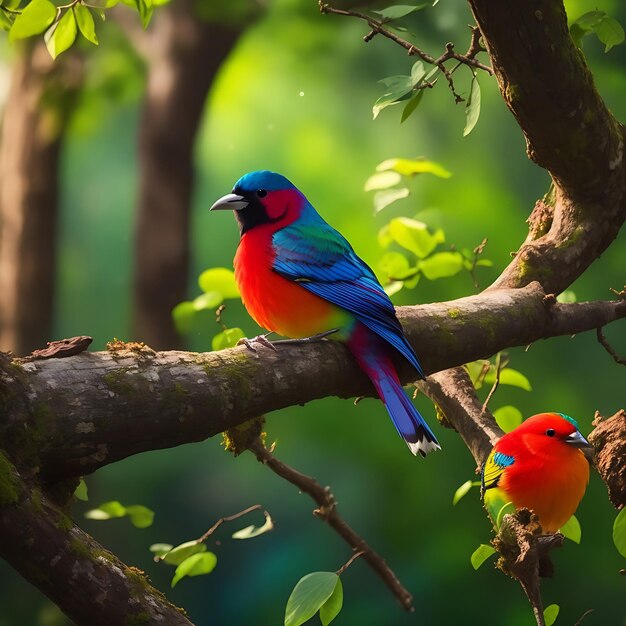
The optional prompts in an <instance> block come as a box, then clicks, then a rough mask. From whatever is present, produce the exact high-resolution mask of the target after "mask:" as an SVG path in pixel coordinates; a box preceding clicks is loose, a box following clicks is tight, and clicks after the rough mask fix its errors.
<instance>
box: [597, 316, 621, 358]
mask: <svg viewBox="0 0 626 626" xmlns="http://www.w3.org/2000/svg"><path fill="white" fill-rule="evenodd" d="M596 335H597V337H598V341H599V342H600V344H601V345H602V347H603V348H604V349H605V350H606V351H607V352H608V353H609V354H610V355H611V356H612V357H613V360H614V361H615V362H616V363H617V364H619V365H626V359H624V358H622V357H621V356H620V355H619V354H617V352H615V350H614V349H613V346H611V344H610V343H609V342H608V340H607V338H606V337H605V336H604V333H603V332H602V327H601V326H600V327H599V328H596Z"/></svg>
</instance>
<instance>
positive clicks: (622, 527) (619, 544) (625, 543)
mask: <svg viewBox="0 0 626 626" xmlns="http://www.w3.org/2000/svg"><path fill="white" fill-rule="evenodd" d="M613 543H614V544H615V547H616V548H617V551H618V552H619V553H620V554H621V555H622V556H623V557H624V558H626V507H624V508H623V509H622V510H621V511H620V512H619V513H618V514H617V517H616V518H615V521H614V522H613Z"/></svg>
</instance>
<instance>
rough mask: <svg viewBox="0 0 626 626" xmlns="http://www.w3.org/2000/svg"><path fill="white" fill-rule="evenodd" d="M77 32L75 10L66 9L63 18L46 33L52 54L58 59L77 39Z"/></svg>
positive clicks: (46, 40) (47, 43)
mask: <svg viewBox="0 0 626 626" xmlns="http://www.w3.org/2000/svg"><path fill="white" fill-rule="evenodd" d="M77 32H78V27H77V25H76V17H75V16H74V11H72V10H68V11H65V12H64V13H63V16H62V17H61V19H59V20H57V21H56V22H55V23H54V24H53V25H52V26H51V27H50V28H49V29H48V30H47V31H46V34H45V35H44V40H45V42H46V47H47V48H48V52H49V53H50V56H51V57H52V58H53V59H56V58H57V57H58V56H59V54H61V53H62V52H65V51H66V50H67V49H68V48H69V47H70V46H71V45H72V44H73V43H74V41H75V40H76V34H77Z"/></svg>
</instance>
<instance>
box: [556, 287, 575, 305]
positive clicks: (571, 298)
mask: <svg viewBox="0 0 626 626" xmlns="http://www.w3.org/2000/svg"><path fill="white" fill-rule="evenodd" d="M556 300H557V302H561V303H562V304H570V303H572V302H576V294H575V293H574V292H573V291H572V290H571V289H566V290H565V291H562V292H561V293H560V294H559V295H558V296H557V297H556Z"/></svg>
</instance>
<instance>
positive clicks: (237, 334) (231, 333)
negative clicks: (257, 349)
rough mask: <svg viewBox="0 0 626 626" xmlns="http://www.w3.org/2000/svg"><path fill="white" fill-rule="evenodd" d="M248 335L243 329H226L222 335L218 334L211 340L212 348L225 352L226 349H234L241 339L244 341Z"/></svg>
mask: <svg viewBox="0 0 626 626" xmlns="http://www.w3.org/2000/svg"><path fill="white" fill-rule="evenodd" d="M245 336H246V334H245V333H244V332H243V330H241V328H226V329H224V330H223V331H222V332H221V333H218V334H217V335H215V337H213V339H212V340H211V348H212V349H213V350H225V349H226V348H234V347H235V346H236V345H237V342H238V341H239V340H240V339H243V338H244V337H245Z"/></svg>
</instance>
